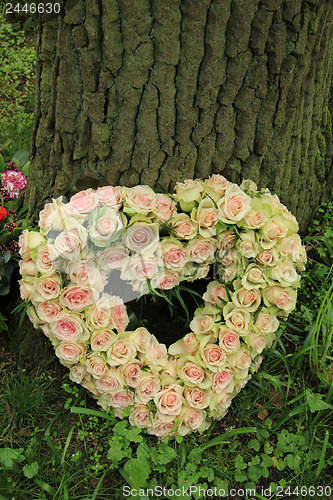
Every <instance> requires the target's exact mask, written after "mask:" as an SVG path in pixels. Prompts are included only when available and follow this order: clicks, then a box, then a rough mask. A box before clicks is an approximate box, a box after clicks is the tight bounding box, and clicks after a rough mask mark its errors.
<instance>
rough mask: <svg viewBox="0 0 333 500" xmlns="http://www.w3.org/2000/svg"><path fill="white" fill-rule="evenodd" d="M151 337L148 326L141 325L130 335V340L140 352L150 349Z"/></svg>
mask: <svg viewBox="0 0 333 500" xmlns="http://www.w3.org/2000/svg"><path fill="white" fill-rule="evenodd" d="M150 338H151V334H150V333H149V332H148V330H147V328H144V327H143V326H141V327H139V328H137V329H136V330H135V331H134V332H132V333H131V334H130V335H129V337H128V341H129V342H130V343H131V344H133V345H134V347H135V349H136V350H137V351H138V352H140V353H145V352H147V351H148V349H149V346H150Z"/></svg>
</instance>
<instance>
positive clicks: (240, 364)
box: [229, 347, 251, 370]
mask: <svg viewBox="0 0 333 500" xmlns="http://www.w3.org/2000/svg"><path fill="white" fill-rule="evenodd" d="M229 362H230V364H231V366H233V367H235V368H238V369H239V370H248V369H249V368H250V366H251V356H250V353H249V351H248V350H247V349H245V347H241V348H240V349H239V351H238V352H236V353H235V354H230V356H229Z"/></svg>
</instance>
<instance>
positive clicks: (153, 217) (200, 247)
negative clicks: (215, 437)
mask: <svg viewBox="0 0 333 500" xmlns="http://www.w3.org/2000/svg"><path fill="white" fill-rule="evenodd" d="M297 231H298V224H297V221H296V219H295V217H294V216H293V215H291V213H290V212H289V211H288V210H287V209H286V207H285V206H284V205H282V204H281V203H280V201H279V199H278V197H277V196H276V195H272V194H271V193H270V192H269V190H268V189H265V190H261V191H258V189H257V187H256V186H255V184H254V183H253V182H252V181H243V183H242V184H241V186H238V185H236V184H233V183H231V182H229V181H227V180H226V179H225V178H224V177H223V176H221V175H218V174H216V175H212V176H211V177H209V178H208V179H206V180H204V181H202V180H186V181H185V182H183V183H177V184H176V188H175V194H173V195H168V194H161V193H155V192H154V191H153V190H152V189H151V188H150V187H148V186H135V187H132V188H127V187H119V186H118V187H112V186H105V187H101V188H98V189H97V190H96V191H94V190H92V189H87V190H85V191H80V192H78V193H77V194H75V195H74V196H73V197H72V198H71V199H70V201H69V202H68V203H65V202H64V201H63V199H62V198H58V199H57V200H53V202H52V203H49V204H47V205H45V207H44V209H43V210H42V212H41V213H40V218H39V230H36V231H35V230H32V231H28V230H25V231H24V232H23V234H22V236H21V238H20V249H21V250H20V252H21V257H22V260H21V262H20V271H21V274H22V280H21V281H20V287H21V296H22V299H23V300H25V301H26V302H27V310H28V314H29V317H30V319H31V321H32V323H33V324H34V326H35V327H36V328H41V329H42V331H43V332H44V334H45V335H46V336H47V337H48V338H49V339H50V341H51V342H52V345H53V347H54V349H55V353H56V355H57V356H58V358H59V360H60V362H61V363H62V364H63V365H65V366H66V367H68V368H69V369H70V375H69V376H70V379H71V380H73V381H75V382H77V383H79V384H81V385H83V386H84V387H85V388H87V389H88V390H89V391H90V392H91V393H92V394H93V395H94V396H95V398H97V402H98V404H99V405H101V406H102V407H103V408H104V409H107V408H108V407H111V408H112V409H113V410H114V412H115V413H116V415H117V416H119V417H120V418H124V417H125V416H128V417H129V421H130V423H131V424H132V425H134V426H138V427H142V428H146V429H147V431H148V432H149V433H150V434H154V435H156V436H159V437H163V436H166V435H170V434H173V435H174V434H180V435H185V434H187V433H189V432H193V431H199V432H202V431H204V430H205V429H207V428H208V427H209V425H210V423H211V422H212V421H213V420H216V419H221V418H222V417H223V416H224V415H225V414H226V413H227V409H228V407H229V406H230V404H231V401H232V399H233V398H234V397H235V395H236V394H237V393H238V392H239V391H240V390H241V389H242V388H243V387H244V386H245V384H246V383H247V381H248V380H249V379H250V377H251V373H253V372H255V371H256V370H258V368H259V365H260V363H261V360H262V357H261V352H262V351H263V349H264V348H266V347H270V346H271V345H272V342H273V339H274V335H275V334H274V332H275V331H276V330H277V328H278V326H279V320H278V317H279V316H282V317H286V316H287V315H288V314H289V313H290V311H291V310H292V309H293V308H294V307H295V302H296V288H297V287H298V286H299V275H298V273H297V271H299V270H302V269H303V268H304V262H305V261H306V254H305V249H304V247H303V246H302V244H301V240H300V237H299V235H298V234H297ZM213 263H214V265H215V267H216V270H217V273H216V276H217V278H216V279H213V280H211V281H210V282H209V283H208V286H207V290H206V291H205V293H204V294H203V296H202V304H201V307H199V308H197V309H196V310H195V312H194V317H193V319H192V321H191V322H190V324H189V330H190V331H186V332H184V337H183V338H182V339H181V340H179V341H177V342H175V343H174V344H172V345H170V347H169V348H168V349H167V348H166V346H165V345H164V344H162V343H160V342H159V341H158V339H157V338H156V336H154V335H153V334H152V333H150V332H149V331H148V330H147V329H146V328H143V327H139V328H137V329H135V330H134V331H133V330H132V331H130V330H129V329H128V324H129V319H128V315H127V309H126V305H125V303H126V302H127V301H128V300H131V299H133V298H135V297H139V296H140V295H144V294H147V293H156V294H157V295H161V294H167V293H168V291H170V290H172V289H175V290H176V288H175V287H177V286H178V285H179V283H181V282H182V281H193V280H195V279H198V278H204V277H206V276H207V274H208V271H209V269H210V266H211V264H213ZM115 273H118V280H116V278H115ZM119 278H120V279H119ZM116 282H117V286H118V290H117V293H115V283H116ZM119 283H120V285H121V284H123V286H120V288H119ZM119 290H120V291H119Z"/></svg>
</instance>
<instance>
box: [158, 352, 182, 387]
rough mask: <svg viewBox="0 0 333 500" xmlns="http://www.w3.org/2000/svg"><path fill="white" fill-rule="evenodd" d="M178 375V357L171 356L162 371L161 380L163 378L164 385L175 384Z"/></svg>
mask: <svg viewBox="0 0 333 500" xmlns="http://www.w3.org/2000/svg"><path fill="white" fill-rule="evenodd" d="M170 354H171V353H170ZM177 377H178V375H177V359H176V358H174V357H173V356H169V357H168V360H167V362H166V365H165V368H164V369H163V370H161V371H160V380H163V385H164V386H167V385H170V384H175V383H176V379H177Z"/></svg>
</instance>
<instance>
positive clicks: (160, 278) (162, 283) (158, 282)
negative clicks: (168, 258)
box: [151, 271, 180, 290]
mask: <svg viewBox="0 0 333 500" xmlns="http://www.w3.org/2000/svg"><path fill="white" fill-rule="evenodd" d="M179 282H180V276H179V274H178V273H177V272H176V271H166V272H165V273H161V274H158V275H157V276H154V278H153V280H152V282H151V286H152V287H153V288H160V289H161V290H171V289H172V288H174V287H175V286H177V285H179Z"/></svg>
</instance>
